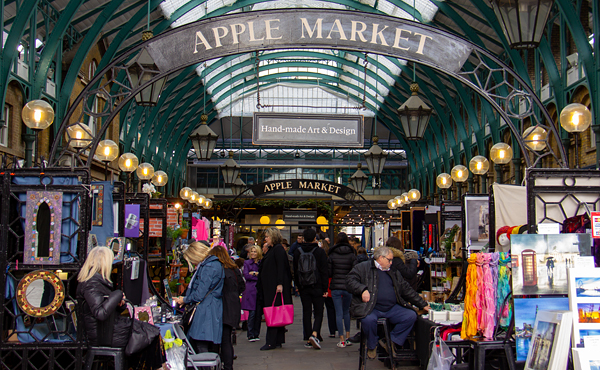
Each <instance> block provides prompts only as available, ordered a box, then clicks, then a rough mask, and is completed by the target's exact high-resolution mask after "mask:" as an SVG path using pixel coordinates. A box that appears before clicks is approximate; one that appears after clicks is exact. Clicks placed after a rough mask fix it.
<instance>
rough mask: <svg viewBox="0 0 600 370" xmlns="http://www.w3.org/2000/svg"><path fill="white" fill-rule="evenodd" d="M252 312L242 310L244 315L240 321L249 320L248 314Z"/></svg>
mask: <svg viewBox="0 0 600 370" xmlns="http://www.w3.org/2000/svg"><path fill="white" fill-rule="evenodd" d="M249 315H250V313H249V312H248V311H246V310H242V315H241V316H240V321H248V316H249Z"/></svg>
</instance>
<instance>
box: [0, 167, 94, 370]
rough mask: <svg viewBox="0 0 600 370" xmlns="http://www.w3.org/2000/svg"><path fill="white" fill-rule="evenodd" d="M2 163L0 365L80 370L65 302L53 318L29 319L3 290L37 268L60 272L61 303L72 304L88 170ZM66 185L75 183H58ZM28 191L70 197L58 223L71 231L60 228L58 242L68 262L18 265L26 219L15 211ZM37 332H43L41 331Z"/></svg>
mask: <svg viewBox="0 0 600 370" xmlns="http://www.w3.org/2000/svg"><path fill="white" fill-rule="evenodd" d="M6 163H7V158H6V157H5V158H4V160H3V165H2V167H1V168H0V180H1V185H0V186H1V189H2V190H1V192H0V269H1V271H2V272H3V273H1V274H0V287H2V289H1V290H2V294H0V363H1V364H2V366H3V368H7V369H17V368H22V369H34V370H35V369H42V368H43V369H51V370H52V369H79V368H81V364H82V363H83V354H84V353H83V352H84V349H85V343H84V342H83V339H82V338H81V336H80V335H78V334H77V333H80V332H81V331H80V330H76V331H75V326H78V325H81V324H80V323H81V321H79V322H78V323H77V324H75V323H74V322H73V320H72V318H73V316H72V315H71V312H70V311H69V310H68V308H67V307H66V304H65V303H63V304H62V305H60V307H59V308H58V310H57V311H56V312H55V313H54V314H53V315H50V316H47V317H40V318H37V317H32V316H29V315H27V314H26V313H25V312H23V311H22V310H21V309H20V308H19V306H18V305H17V303H16V294H18V293H16V292H15V293H16V294H9V293H10V290H8V291H7V287H9V286H10V285H12V286H14V287H16V286H17V285H18V284H19V282H20V281H21V279H22V278H23V277H24V276H25V275H26V274H27V273H30V272H33V271H36V270H47V271H52V272H55V273H56V272H57V270H62V272H63V274H66V275H67V277H66V279H63V280H62V284H63V286H64V295H65V302H68V301H71V302H73V301H74V300H75V290H76V289H75V288H76V285H77V281H76V273H77V272H78V271H79V270H80V268H81V265H82V264H83V261H84V260H85V258H86V256H87V240H88V239H87V238H88V233H89V230H90V227H91V217H90V214H89V211H88V210H89V209H91V198H90V183H91V176H90V171H89V170H88V169H74V170H71V169H65V168H52V169H44V168H42V169H40V168H33V169H32V168H29V169H21V168H18V167H17V166H16V162H15V164H13V166H12V168H9V167H8V166H7V165H6ZM18 179H28V180H29V182H30V183H31V185H19V184H17V183H16V182H17V180H18ZM37 179H39V182H37V181H38V180H37ZM65 179H66V181H64V180H65ZM70 181H71V182H73V183H76V184H75V185H60V183H65V182H70ZM28 191H32V192H36V191H37V192H40V191H51V192H61V193H62V194H69V197H70V198H71V199H70V200H68V201H67V200H64V199H63V210H65V209H68V210H69V211H70V212H69V213H70V214H64V212H63V214H62V220H61V224H62V223H65V222H66V223H69V224H70V225H72V226H73V227H72V229H73V230H72V232H67V233H65V231H64V230H62V229H61V241H62V242H63V243H65V245H66V246H68V251H63V253H62V255H63V256H64V257H65V258H67V259H72V262H69V263H63V262H60V261H59V263H56V264H51V265H50V264H43V265H40V264H25V263H23V262H24V261H23V255H24V248H25V241H26V238H25V228H24V227H23V225H24V216H25V215H22V216H21V215H20V214H19V212H18V211H17V210H18V209H19V207H20V208H21V209H23V208H24V207H25V204H26V201H25V200H23V197H22V195H23V193H26V192H28ZM20 195H21V198H20V197H19V196H20ZM65 207H66V208H65ZM71 247H73V248H74V250H73V249H71ZM9 279H10V280H11V281H9ZM7 281H8V282H9V284H7ZM15 291H16V289H15ZM7 297H8V298H7ZM40 329H43V331H41V332H40V331H39V330H40ZM40 333H43V334H40ZM17 338H18V339H17ZM45 339H51V340H53V341H54V342H49V341H47V340H45ZM19 340H20V341H19Z"/></svg>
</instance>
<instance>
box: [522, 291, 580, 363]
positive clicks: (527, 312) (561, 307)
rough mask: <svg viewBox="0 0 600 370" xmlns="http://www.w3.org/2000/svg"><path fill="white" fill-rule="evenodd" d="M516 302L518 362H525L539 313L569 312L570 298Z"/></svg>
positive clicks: (531, 299)
mask: <svg viewBox="0 0 600 370" xmlns="http://www.w3.org/2000/svg"><path fill="white" fill-rule="evenodd" d="M514 302H515V304H514V313H515V331H516V333H517V338H516V347H517V361H525V360H527V353H528V352H529V346H530V345H531V335H532V334H533V326H534V325H535V319H536V317H537V314H538V311H540V310H546V311H547V310H556V311H566V310H569V298H515V300H514Z"/></svg>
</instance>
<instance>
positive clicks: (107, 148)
mask: <svg viewBox="0 0 600 370" xmlns="http://www.w3.org/2000/svg"><path fill="white" fill-rule="evenodd" d="M109 154H110V148H109V147H106V148H104V155H105V156H107V157H108V155H109Z"/></svg>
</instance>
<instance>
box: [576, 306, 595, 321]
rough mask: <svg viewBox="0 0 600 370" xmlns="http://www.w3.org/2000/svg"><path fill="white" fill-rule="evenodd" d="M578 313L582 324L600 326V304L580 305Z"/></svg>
mask: <svg viewBox="0 0 600 370" xmlns="http://www.w3.org/2000/svg"><path fill="white" fill-rule="evenodd" d="M577 313H578V315H579V322H580V323H582V324H600V304H599V303H578V304H577Z"/></svg>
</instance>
